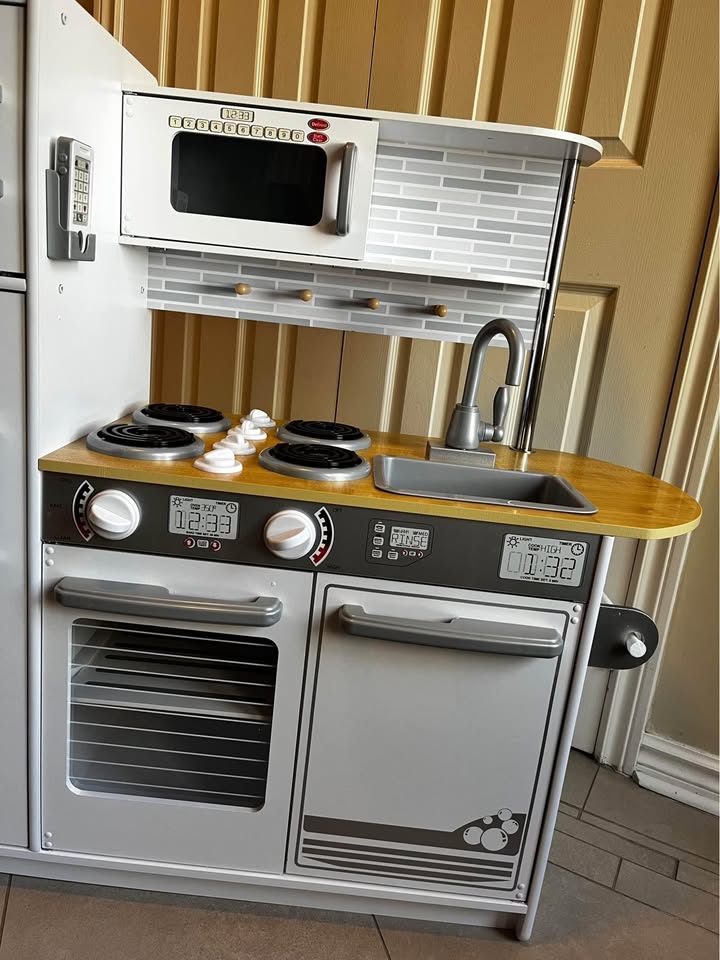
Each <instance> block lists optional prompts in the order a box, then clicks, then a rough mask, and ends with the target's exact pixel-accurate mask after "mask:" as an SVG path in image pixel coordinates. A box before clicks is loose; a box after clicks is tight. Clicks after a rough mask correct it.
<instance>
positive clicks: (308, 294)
mask: <svg viewBox="0 0 720 960" xmlns="http://www.w3.org/2000/svg"><path fill="white" fill-rule="evenodd" d="M298 297H299V298H300V299H301V300H302V301H303V302H304V303H309V302H310V301H311V300H312V298H313V292H312V290H300V292H299V293H298Z"/></svg>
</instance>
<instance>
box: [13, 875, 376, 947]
mask: <svg viewBox="0 0 720 960" xmlns="http://www.w3.org/2000/svg"><path fill="white" fill-rule="evenodd" d="M98 958H102V960H150V958H151V960H387V957H386V953H385V948H384V946H383V943H382V940H381V938H380V936H379V934H378V932H377V929H376V927H375V923H374V921H373V918H372V917H367V916H357V915H355V914H342V913H328V912H321V911H309V910H298V909H293V908H287V907H278V908H276V907H264V906H262V905H259V904H249V903H234V902H232V901H226V900H206V899H203V898H200V897H176V896H171V895H165V894H150V893H147V894H146V893H139V892H134V891H126V890H116V889H115V888H110V887H92V886H89V885H86V884H75V883H59V882H54V881H42V880H30V879H25V878H19V877H14V878H13V882H12V886H11V888H10V896H9V898H8V905H7V913H6V917H5V929H4V931H3V937H2V942H1V943H0V960H98Z"/></svg>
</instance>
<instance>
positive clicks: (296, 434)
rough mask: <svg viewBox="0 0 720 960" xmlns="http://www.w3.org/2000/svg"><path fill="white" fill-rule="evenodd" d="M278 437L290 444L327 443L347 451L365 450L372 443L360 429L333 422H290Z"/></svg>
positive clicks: (281, 428)
mask: <svg viewBox="0 0 720 960" xmlns="http://www.w3.org/2000/svg"><path fill="white" fill-rule="evenodd" d="M277 435H278V439H280V440H286V441H287V442H288V443H311V444H316V443H325V444H329V445H330V446H333V447H344V448H345V450H365V449H366V448H367V447H369V446H370V442H371V441H370V437H369V436H368V435H367V434H366V433H363V432H362V430H360V429H358V427H354V426H352V425H351V424H349V423H335V422H334V421H333V420H290V421H289V422H288V423H286V424H285V426H283V427H280V428H279V429H278V434H277Z"/></svg>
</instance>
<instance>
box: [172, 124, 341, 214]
mask: <svg viewBox="0 0 720 960" xmlns="http://www.w3.org/2000/svg"><path fill="white" fill-rule="evenodd" d="M326 176H327V153H326V152H325V150H323V149H322V147H319V146H314V145H312V144H309V143H302V144H301V143H294V142H288V141H284V142H280V141H279V140H277V139H265V138H263V139H260V138H257V139H255V138H253V137H229V136H228V137H208V136H206V135H205V134H203V133H195V132H192V133H191V132H190V131H189V130H180V131H178V133H177V134H176V135H175V137H174V139H173V143H172V182H171V189H170V202H171V203H172V206H173V208H174V209H175V210H177V211H178V212H179V213H190V214H201V215H207V216H212V217H226V218H231V219H236V220H257V221H265V222H266V223H286V224H299V225H301V226H308V227H314V226H317V224H318V223H320V221H321V219H322V216H323V210H324V207H325V179H326Z"/></svg>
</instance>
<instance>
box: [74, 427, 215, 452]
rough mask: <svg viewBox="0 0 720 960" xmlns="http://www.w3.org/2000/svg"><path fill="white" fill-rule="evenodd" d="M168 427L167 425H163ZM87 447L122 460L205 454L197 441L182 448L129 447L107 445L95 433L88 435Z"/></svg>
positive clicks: (113, 444)
mask: <svg viewBox="0 0 720 960" xmlns="http://www.w3.org/2000/svg"><path fill="white" fill-rule="evenodd" d="M163 426H168V424H163ZM86 442H87V445H88V449H89V450H94V451H95V453H104V454H107V455H108V456H110V457H121V458H122V459H123V460H190V459H192V458H195V457H199V456H201V455H202V454H203V453H205V443H204V441H203V440H200V439H197V440H194V441H193V442H192V443H188V444H187V445H185V446H182V447H168V448H167V449H163V448H162V447H129V446H125V445H124V444H121V443H109V442H108V441H107V440H103V438H102V437H99V436H98V434H97V431H95V432H94V433H90V434H88V437H87V441H86Z"/></svg>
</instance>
